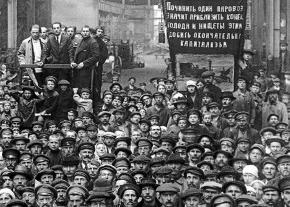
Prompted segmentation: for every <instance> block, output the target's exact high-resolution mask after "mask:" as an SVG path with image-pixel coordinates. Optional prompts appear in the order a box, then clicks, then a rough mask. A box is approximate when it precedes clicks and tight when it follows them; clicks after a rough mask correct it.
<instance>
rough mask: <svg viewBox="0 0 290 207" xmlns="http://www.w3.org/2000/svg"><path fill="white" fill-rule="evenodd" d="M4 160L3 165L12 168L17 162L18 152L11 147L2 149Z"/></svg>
mask: <svg viewBox="0 0 290 207" xmlns="http://www.w3.org/2000/svg"><path fill="white" fill-rule="evenodd" d="M2 156H3V158H4V162H5V166H6V168H7V169H9V170H14V168H15V166H16V165H17V163H18V162H19V158H20V152H19V151H18V150H16V149H13V148H7V149H4V151H3V154H2Z"/></svg>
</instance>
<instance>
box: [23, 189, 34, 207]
mask: <svg viewBox="0 0 290 207" xmlns="http://www.w3.org/2000/svg"><path fill="white" fill-rule="evenodd" d="M21 198H22V201H24V202H25V203H26V204H27V206H28V207H35V205H36V203H35V193H34V188H33V187H24V188H23V189H22V190H21Z"/></svg>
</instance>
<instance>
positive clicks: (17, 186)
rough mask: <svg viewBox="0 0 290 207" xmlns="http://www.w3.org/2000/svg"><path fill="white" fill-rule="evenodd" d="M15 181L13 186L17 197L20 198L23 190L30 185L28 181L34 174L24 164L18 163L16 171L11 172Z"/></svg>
mask: <svg viewBox="0 0 290 207" xmlns="http://www.w3.org/2000/svg"><path fill="white" fill-rule="evenodd" d="M9 177H10V178H11V179H12V181H13V187H14V192H15V195H16V197H18V198H20V195H21V190H22V189H23V188H24V187H25V186H27V185H28V181H30V180H32V178H33V175H32V174H31V173H29V171H28V169H27V168H26V167H24V166H21V165H17V166H16V167H15V170H14V172H11V173H10V174H9Z"/></svg>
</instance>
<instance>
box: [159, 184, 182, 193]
mask: <svg viewBox="0 0 290 207" xmlns="http://www.w3.org/2000/svg"><path fill="white" fill-rule="evenodd" d="M156 192H159V193H165V192H172V193H179V188H178V186H176V185H175V184H173V183H164V184H162V185H160V186H159V187H157V189H156Z"/></svg>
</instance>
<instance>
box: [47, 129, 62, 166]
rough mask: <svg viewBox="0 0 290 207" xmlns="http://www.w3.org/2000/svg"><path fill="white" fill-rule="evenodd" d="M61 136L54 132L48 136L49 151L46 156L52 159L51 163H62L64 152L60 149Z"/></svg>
mask: <svg viewBox="0 0 290 207" xmlns="http://www.w3.org/2000/svg"><path fill="white" fill-rule="evenodd" d="M59 145H60V143H59V137H58V136H56V135H55V134H52V135H50V136H49V138H48V148H49V150H48V152H47V153H46V156H47V157H48V158H49V160H50V165H51V166H53V165H60V164H61V159H62V153H61V151H60V149H59Z"/></svg>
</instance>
